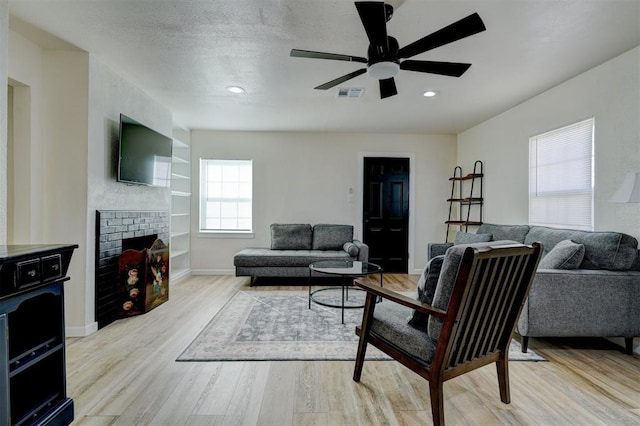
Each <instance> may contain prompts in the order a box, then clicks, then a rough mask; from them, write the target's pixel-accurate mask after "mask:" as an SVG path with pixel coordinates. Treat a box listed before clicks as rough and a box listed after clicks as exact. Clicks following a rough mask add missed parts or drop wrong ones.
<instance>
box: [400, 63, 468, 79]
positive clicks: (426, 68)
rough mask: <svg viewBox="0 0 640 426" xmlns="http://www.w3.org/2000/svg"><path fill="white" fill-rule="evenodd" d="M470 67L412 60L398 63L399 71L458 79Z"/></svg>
mask: <svg viewBox="0 0 640 426" xmlns="http://www.w3.org/2000/svg"><path fill="white" fill-rule="evenodd" d="M470 66H471V64H462V63H459V62H435V61H416V60H413V59H407V60H406V61H403V62H401V63H400V69H401V70H407V71H418V72H427V73H429V74H440V75H448V76H450V77H460V76H461V75H462V74H464V73H465V72H466V71H467V70H468V69H469V67H470Z"/></svg>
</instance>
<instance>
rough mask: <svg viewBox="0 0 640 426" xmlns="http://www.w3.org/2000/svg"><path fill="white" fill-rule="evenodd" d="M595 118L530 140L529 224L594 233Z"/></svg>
mask: <svg viewBox="0 0 640 426" xmlns="http://www.w3.org/2000/svg"><path fill="white" fill-rule="evenodd" d="M593 128H594V120H593V118H591V119H589V120H585V121H581V122H579V123H575V124H572V125H570V126H566V127H563V128H561V129H557V130H554V131H551V132H548V133H544V134H542V135H538V136H534V137H532V138H530V139H529V224H531V225H541V226H549V227H556V228H571V229H581V230H588V231H592V230H593Z"/></svg>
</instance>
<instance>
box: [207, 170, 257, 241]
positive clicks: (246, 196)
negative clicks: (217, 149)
mask: <svg viewBox="0 0 640 426" xmlns="http://www.w3.org/2000/svg"><path fill="white" fill-rule="evenodd" d="M252 174H253V162H252V161H251V160H208V159H200V231H205V232H207V231H211V232H247V233H248V232H251V231H252V193H253V190H252V182H253V179H252Z"/></svg>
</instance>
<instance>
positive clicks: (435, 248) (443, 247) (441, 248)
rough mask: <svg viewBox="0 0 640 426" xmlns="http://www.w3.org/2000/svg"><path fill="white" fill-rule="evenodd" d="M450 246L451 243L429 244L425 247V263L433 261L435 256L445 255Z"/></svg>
mask: <svg viewBox="0 0 640 426" xmlns="http://www.w3.org/2000/svg"><path fill="white" fill-rule="evenodd" d="M452 245H453V243H429V244H428V245H427V261H429V260H431V259H433V258H434V257H436V256H441V255H443V254H445V252H446V251H447V249H448V248H449V247H451V246H452Z"/></svg>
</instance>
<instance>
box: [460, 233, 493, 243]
mask: <svg viewBox="0 0 640 426" xmlns="http://www.w3.org/2000/svg"><path fill="white" fill-rule="evenodd" d="M492 239H493V235H492V234H478V233H476V234H473V233H471V232H458V233H456V239H455V241H454V242H453V244H455V245H458V244H472V243H486V242H487V241H491V240H492Z"/></svg>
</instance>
